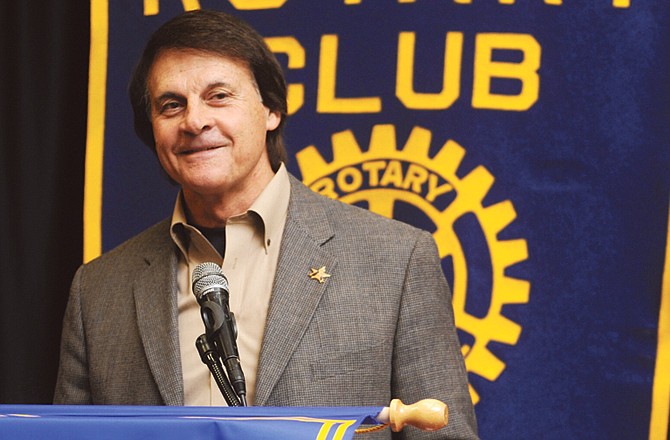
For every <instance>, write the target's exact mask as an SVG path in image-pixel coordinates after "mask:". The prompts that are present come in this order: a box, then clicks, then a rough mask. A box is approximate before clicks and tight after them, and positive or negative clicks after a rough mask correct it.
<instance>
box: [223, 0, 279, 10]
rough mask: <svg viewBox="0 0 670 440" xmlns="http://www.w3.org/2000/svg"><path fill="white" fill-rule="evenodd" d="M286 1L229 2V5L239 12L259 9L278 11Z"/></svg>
mask: <svg viewBox="0 0 670 440" xmlns="http://www.w3.org/2000/svg"><path fill="white" fill-rule="evenodd" d="M284 3H286V0H230V4H231V5H233V7H234V8H235V9H238V10H240V11H249V10H259V9H279V8H281V7H282V6H284Z"/></svg>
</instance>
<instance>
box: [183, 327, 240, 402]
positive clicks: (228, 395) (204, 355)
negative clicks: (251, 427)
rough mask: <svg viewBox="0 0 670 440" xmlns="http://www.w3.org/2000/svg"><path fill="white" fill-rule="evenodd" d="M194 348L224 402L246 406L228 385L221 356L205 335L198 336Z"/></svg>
mask: <svg viewBox="0 0 670 440" xmlns="http://www.w3.org/2000/svg"><path fill="white" fill-rule="evenodd" d="M195 346H196V348H197V349H198V353H200V359H201V360H202V362H203V363H204V364H205V365H207V367H208V368H209V371H210V373H212V376H213V377H214V381H215V382H216V385H217V386H218V387H219V391H221V394H222V395H223V398H224V399H225V400H226V403H227V404H228V406H247V404H246V401H244V400H243V401H240V398H239V397H238V396H237V394H236V393H235V391H234V390H233V387H232V386H231V385H230V381H229V380H228V376H226V374H225V373H224V372H223V366H222V365H221V356H220V355H219V352H218V351H217V350H216V349H215V348H214V344H212V343H211V341H210V340H209V338H207V335H206V334H204V333H203V334H202V335H200V336H199V337H198V339H196V341H195ZM243 397H244V396H243Z"/></svg>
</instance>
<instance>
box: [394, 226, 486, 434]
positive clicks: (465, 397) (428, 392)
mask: <svg viewBox="0 0 670 440" xmlns="http://www.w3.org/2000/svg"><path fill="white" fill-rule="evenodd" d="M393 353H394V354H393V372H392V384H391V386H392V395H393V396H394V397H395V396H398V397H401V398H402V399H403V402H405V403H413V402H416V401H419V400H421V399H425V398H436V399H439V400H442V401H443V402H445V403H446V404H447V406H448V409H449V423H448V425H447V427H446V428H444V429H442V430H439V431H436V432H432V433H428V432H421V431H419V430H417V429H415V428H412V427H407V428H405V429H404V430H403V431H402V432H400V433H398V434H395V437H394V438H399V439H419V438H421V439H476V438H477V422H476V418H475V414H474V408H473V405H472V400H471V398H470V394H469V391H468V386H467V374H466V370H465V364H464V361H463V357H462V355H461V351H460V343H459V339H458V335H457V334H456V328H455V325H454V313H453V308H452V304H451V290H450V289H449V285H448V283H447V281H446V279H445V277H444V273H443V271H442V267H441V265H440V258H439V255H438V252H437V246H436V244H435V241H434V240H433V238H432V236H431V235H430V234H429V233H428V232H426V231H421V233H419V234H418V238H417V240H416V243H415V246H414V249H413V251H412V255H411V257H410V260H409V263H408V267H407V270H406V276H405V282H404V286H403V292H402V299H401V304H400V312H399V317H398V323H397V328H396V337H395V341H394V351H393Z"/></svg>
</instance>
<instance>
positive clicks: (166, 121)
mask: <svg viewBox="0 0 670 440" xmlns="http://www.w3.org/2000/svg"><path fill="white" fill-rule="evenodd" d="M147 84H148V89H149V97H150V99H151V123H152V126H153V132H154V138H155V140H156V153H157V154H158V159H159V160H160V162H161V165H162V166H163V168H164V169H165V171H166V172H167V173H168V174H169V175H170V177H172V178H173V179H174V180H175V181H177V182H178V183H179V184H181V186H182V188H183V191H184V195H185V197H186V199H187V200H189V199H193V198H198V199H199V200H203V201H204V200H212V198H218V199H219V200H222V198H223V196H226V197H231V196H233V197H235V196H242V197H245V195H246V196H247V197H248V196H249V195H251V196H253V197H254V198H255V197H256V196H257V195H258V194H259V193H260V191H262V189H263V188H264V187H265V185H266V184H267V183H268V182H269V180H270V179H271V178H272V176H273V172H272V169H271V167H270V161H269V159H268V156H267V148H266V145H265V137H266V133H267V131H271V130H274V129H275V128H277V126H278V125H279V122H280V116H279V114H278V113H277V112H272V111H270V110H269V109H268V108H267V107H265V106H264V105H263V103H262V102H261V96H260V93H259V92H258V88H257V86H256V83H255V81H254V79H253V76H252V74H251V72H250V71H249V69H248V68H247V67H246V66H245V65H244V64H243V63H241V62H238V61H235V60H231V59H229V58H225V57H222V56H217V55H212V54H209V53H204V52H197V51H189V50H176V49H170V50H166V51H164V52H162V53H161V54H159V55H158V57H157V58H156V60H155V62H154V64H153V66H152V68H151V71H150V72H149V78H148V82H147Z"/></svg>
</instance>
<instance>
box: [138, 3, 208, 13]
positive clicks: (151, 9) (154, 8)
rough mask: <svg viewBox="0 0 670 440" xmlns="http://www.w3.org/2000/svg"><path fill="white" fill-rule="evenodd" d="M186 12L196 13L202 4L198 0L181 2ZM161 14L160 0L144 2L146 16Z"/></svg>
mask: <svg viewBox="0 0 670 440" xmlns="http://www.w3.org/2000/svg"><path fill="white" fill-rule="evenodd" d="M181 4H182V6H183V7H184V11H195V10H197V9H200V2H199V1H198V0H181ZM159 12H160V6H159V0H144V15H145V16H146V17H148V16H150V15H158V13H159Z"/></svg>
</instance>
